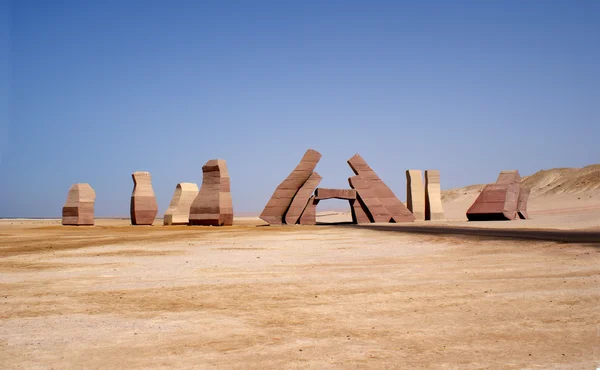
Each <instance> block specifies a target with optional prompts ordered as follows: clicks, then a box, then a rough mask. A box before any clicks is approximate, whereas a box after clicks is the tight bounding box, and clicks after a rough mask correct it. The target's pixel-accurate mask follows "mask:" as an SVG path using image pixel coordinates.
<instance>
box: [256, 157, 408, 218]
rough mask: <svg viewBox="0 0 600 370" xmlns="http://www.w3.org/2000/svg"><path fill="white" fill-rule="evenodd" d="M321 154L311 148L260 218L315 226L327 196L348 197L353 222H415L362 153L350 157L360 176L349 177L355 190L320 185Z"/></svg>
mask: <svg viewBox="0 0 600 370" xmlns="http://www.w3.org/2000/svg"><path fill="white" fill-rule="evenodd" d="M320 159H321V154H320V153H319V152H317V151H315V150H312V149H309V150H307V151H306V153H305V154H304V157H303V158H302V160H301V161H300V164H298V166H296V168H295V169H294V171H292V173H291V174H290V175H289V176H288V177H287V178H286V179H285V180H284V181H283V182H282V183H281V184H279V186H278V187H277V189H275V192H274V193H273V195H272V196H271V199H269V202H268V203H267V205H266V206H265V208H264V210H263V212H262V213H261V215H260V218H261V219H262V220H264V221H266V222H267V223H268V224H269V225H281V224H287V225H294V224H297V223H299V224H301V225H315V224H316V208H317V204H319V201H321V200H324V199H332V198H337V199H346V200H348V202H349V203H350V209H351V212H352V221H353V222H354V223H358V224H363V223H369V222H412V221H414V220H415V217H414V216H413V214H412V213H411V212H410V211H409V210H408V209H407V208H406V206H404V204H403V203H402V202H400V200H399V199H398V198H396V196H395V195H394V193H393V192H392V190H391V189H390V188H389V187H388V186H387V185H386V184H385V183H384V182H383V180H381V179H380V178H379V177H378V176H377V174H376V173H375V171H373V170H372V169H371V167H369V165H367V163H366V162H365V161H364V159H362V158H361V157H360V156H359V155H358V154H357V155H355V156H354V157H352V158H350V159H349V160H348V164H349V165H350V168H352V170H353V171H354V173H355V174H356V176H353V177H351V178H349V179H348V182H349V184H350V187H351V189H328V188H317V186H318V184H319V182H320V181H321V176H319V174H318V173H316V172H314V169H315V167H316V166H317V163H318V162H319V160H320Z"/></svg>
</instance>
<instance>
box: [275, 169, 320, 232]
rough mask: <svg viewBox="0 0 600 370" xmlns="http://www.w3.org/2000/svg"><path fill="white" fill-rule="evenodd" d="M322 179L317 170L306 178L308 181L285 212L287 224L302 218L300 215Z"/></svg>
mask: <svg viewBox="0 0 600 370" xmlns="http://www.w3.org/2000/svg"><path fill="white" fill-rule="evenodd" d="M322 179H323V178H322V177H321V176H319V174H318V173H316V172H313V173H312V174H311V175H310V176H309V178H308V180H306V182H305V183H304V184H303V185H302V187H301V188H300V190H298V192H297V193H296V195H295V196H294V199H293V200H292V204H290V207H289V208H288V210H287V212H286V213H285V216H284V219H285V223H286V224H288V225H293V224H295V223H296V221H298V220H299V219H300V216H301V215H302V213H303V211H304V209H305V208H306V206H307V204H308V201H309V199H310V197H311V195H312V193H313V191H314V190H315V189H316V187H317V186H318V185H319V183H320V182H321V180H322Z"/></svg>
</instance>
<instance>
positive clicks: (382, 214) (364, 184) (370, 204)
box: [348, 175, 392, 222]
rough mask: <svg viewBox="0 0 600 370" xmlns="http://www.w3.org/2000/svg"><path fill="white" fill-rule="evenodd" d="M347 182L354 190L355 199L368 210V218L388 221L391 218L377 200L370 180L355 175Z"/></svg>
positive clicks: (374, 220)
mask: <svg viewBox="0 0 600 370" xmlns="http://www.w3.org/2000/svg"><path fill="white" fill-rule="evenodd" d="M348 183H349V184H350V187H351V188H352V189H354V190H356V197H357V199H358V200H359V201H360V202H362V204H364V206H365V208H366V209H367V210H368V212H369V215H370V217H369V218H370V219H371V220H373V222H390V221H391V220H392V215H391V214H390V212H388V210H387V208H386V207H385V206H384V205H383V203H382V202H381V201H380V200H379V197H378V196H377V192H376V191H375V189H374V188H373V186H372V185H371V182H370V181H368V180H366V179H364V178H363V177H362V176H361V175H357V176H353V177H350V178H349V179H348Z"/></svg>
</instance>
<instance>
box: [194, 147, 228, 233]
mask: <svg viewBox="0 0 600 370" xmlns="http://www.w3.org/2000/svg"><path fill="white" fill-rule="evenodd" d="M189 219H190V220H189V223H190V225H204V226H231V225H233V203H232V200H231V183H230V179H229V172H228V171H227V163H226V162H225V160H223V159H211V160H210V161H208V162H206V164H205V165H204V166H202V186H201V187H200V191H199V192H198V195H197V196H196V198H195V199H194V201H193V203H192V205H191V207H190V217H189Z"/></svg>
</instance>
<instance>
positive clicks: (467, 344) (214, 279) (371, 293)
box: [0, 225, 600, 369]
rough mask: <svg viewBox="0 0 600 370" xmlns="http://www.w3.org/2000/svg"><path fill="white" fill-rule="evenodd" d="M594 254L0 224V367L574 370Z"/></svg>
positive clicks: (280, 231) (584, 337) (288, 230)
mask: <svg viewBox="0 0 600 370" xmlns="http://www.w3.org/2000/svg"><path fill="white" fill-rule="evenodd" d="M599 252H600V248H599V247H598V245H582V244H560V243H552V242H537V241H536V242H533V241H515V240H506V239H505V240H493V239H482V238H475V237H456V236H454V237H444V236H427V235H410V234H399V233H392V232H386V231H377V230H365V229H361V228H359V227H358V228H357V227H346V226H316V227H279V228H277V227H255V226H234V227H232V228H223V229H219V228H187V227H120V226H97V227H93V228H89V227H82V228H67V227H60V226H42V227H40V226H35V225H34V226H30V227H13V226H6V225H4V226H2V227H1V228H0V288H1V290H0V292H1V293H0V329H1V330H0V363H2V368H7V369H17V368H27V369H36V368H39V369H47V368H54V369H69V368H70V369H81V368H87V369H96V368H103V369H109V368H111V369H112V368H127V369H135V368H190V369H191V368H194V369H197V368H240V369H246V368H287V369H289V368H314V369H322V368H373V369H380V368H409V367H410V368H545V369H547V368H565V369H572V368H580V369H585V368H587V369H591V368H595V367H598V366H600V350H599V348H600V310H598V306H599V303H600V276H599V272H600V253H599Z"/></svg>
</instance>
